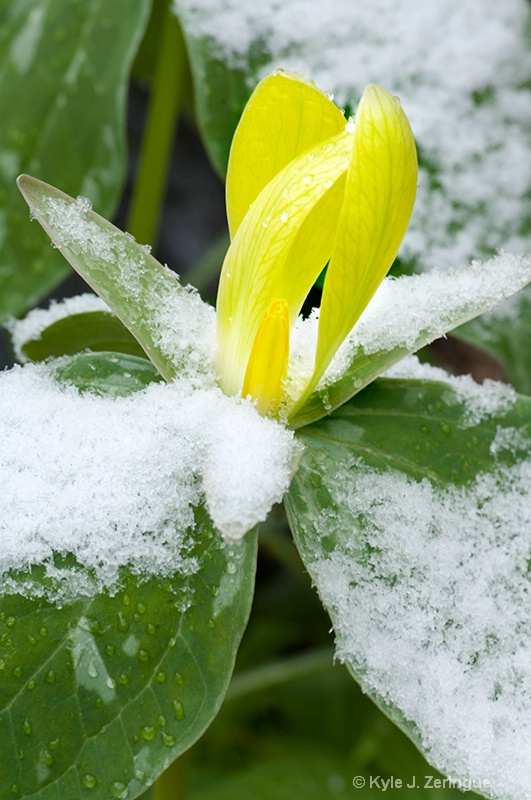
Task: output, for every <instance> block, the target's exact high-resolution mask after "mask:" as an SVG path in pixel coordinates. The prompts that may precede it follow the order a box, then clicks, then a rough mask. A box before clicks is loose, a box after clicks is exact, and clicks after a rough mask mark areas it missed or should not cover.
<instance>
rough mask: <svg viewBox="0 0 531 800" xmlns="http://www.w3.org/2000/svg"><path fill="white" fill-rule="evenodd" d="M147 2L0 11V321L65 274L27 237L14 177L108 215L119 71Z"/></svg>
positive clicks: (37, 238)
mask: <svg viewBox="0 0 531 800" xmlns="http://www.w3.org/2000/svg"><path fill="white" fill-rule="evenodd" d="M149 6H150V3H149V0H128V2H122V3H115V4H109V3H107V2H105V1H104V0H93V2H90V3H65V2H63V0H48V2H46V3H40V4H35V3H33V2H31V0H14V2H5V3H3V4H2V8H1V9H0V52H1V53H2V57H1V58H0V117H1V119H2V126H1V128H0V220H1V230H2V234H3V239H2V263H1V265H0V297H1V300H0V319H1V318H3V317H5V316H7V315H9V314H18V313H20V312H22V311H24V310H26V309H27V308H28V307H30V306H31V305H33V304H34V303H36V302H37V301H38V300H40V299H41V298H42V297H43V296H44V295H45V294H47V293H48V292H49V291H50V290H51V289H53V288H54V287H55V286H56V285H57V284H58V283H59V282H60V281H61V280H62V278H63V277H64V276H65V274H66V273H67V269H66V265H65V264H64V262H63V260H62V259H61V257H60V255H59V254H58V253H56V252H54V251H52V250H51V249H50V248H49V246H48V242H47V240H46V237H45V236H44V235H43V234H42V232H40V231H39V230H37V229H35V228H33V229H30V230H28V226H27V212H26V211H25V208H24V204H23V203H22V201H21V198H20V196H19V194H18V192H17V191H16V187H15V178H16V177H17V175H18V174H19V173H20V172H24V171H28V170H29V171H31V172H32V173H34V174H37V175H39V177H41V178H44V179H46V180H51V181H53V182H55V183H58V184H60V185H61V186H63V187H64V188H65V189H66V190H67V191H69V192H71V193H72V194H74V195H77V194H83V195H88V196H89V197H90V198H91V199H92V201H93V202H94V204H95V205H96V207H97V208H98V209H99V210H100V211H101V212H102V213H103V214H106V215H110V214H111V213H112V212H113V211H114V208H115V206H116V202H117V199H118V196H119V192H120V190H121V186H122V181H123V177H124V169H125V142H124V126H125V97H126V89H127V79H128V73H129V68H130V65H131V62H132V59H133V57H134V54H135V51H136V48H137V46H138V42H139V40H140V37H141V35H142V32H143V29H144V26H145V24H146V21H147V15H148V12H149Z"/></svg>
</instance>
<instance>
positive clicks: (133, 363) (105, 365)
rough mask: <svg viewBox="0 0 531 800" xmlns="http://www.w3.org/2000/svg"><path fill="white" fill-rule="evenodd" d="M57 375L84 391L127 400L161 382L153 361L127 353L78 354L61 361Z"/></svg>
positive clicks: (59, 378)
mask: <svg viewBox="0 0 531 800" xmlns="http://www.w3.org/2000/svg"><path fill="white" fill-rule="evenodd" d="M55 375H56V377H57V380H59V381H61V382H62V383H72V384H73V385H74V386H77V388H78V389H79V390H80V391H81V392H86V391H89V392H92V393H94V394H100V395H108V396H112V397H125V396H127V395H128V394H131V392H139V391H140V390H141V389H144V388H145V387H146V386H148V384H150V383H153V382H154V381H160V380H161V377H160V375H159V373H158V372H157V370H156V369H155V367H154V366H153V364H152V363H151V362H150V361H148V360H147V359H146V358H139V357H138V356H133V355H129V354H126V353H78V354H77V355H75V356H73V357H71V358H65V359H59V360H58V361H57V364H56V367H55Z"/></svg>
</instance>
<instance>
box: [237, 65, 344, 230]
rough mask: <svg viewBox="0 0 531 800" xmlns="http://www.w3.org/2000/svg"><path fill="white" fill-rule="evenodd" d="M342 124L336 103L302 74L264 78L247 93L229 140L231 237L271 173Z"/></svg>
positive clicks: (325, 137) (342, 125) (336, 132)
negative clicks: (300, 75)
mask: <svg viewBox="0 0 531 800" xmlns="http://www.w3.org/2000/svg"><path fill="white" fill-rule="evenodd" d="M344 127H345V120H344V117H343V115H342V113H341V112H340V110H339V109H338V108H337V106H335V105H334V104H333V103H332V101H331V100H330V99H329V98H328V97H327V96H326V95H325V94H323V92H320V91H319V90H318V89H316V88H315V87H314V86H312V85H311V84H310V83H308V82H307V81H305V80H304V79H302V78H300V77H298V76H296V75H291V74H289V73H282V72H280V73H276V74H275V75H270V76H269V77H267V78H264V80H263V81H261V82H260V83H259V84H258V86H257V87H256V89H255V90H254V92H253V94H252V95H251V97H250V99H249V102H248V103H247V105H246V107H245V109H244V111H243V114H242V117H241V119H240V122H239V124H238V127H237V128H236V132H235V134H234V138H233V140H232V145H231V151H230V156H229V165H228V170H227V185H226V194H227V216H228V221H229V231H230V234H231V238H232V237H233V236H234V234H235V233H236V231H237V229H238V227H239V226H240V223H241V221H242V220H243V218H244V217H245V215H246V213H247V211H248V210H249V207H250V206H251V204H252V203H254V201H255V200H256V198H257V197H258V195H259V194H260V192H261V191H262V189H263V188H264V186H266V185H267V184H268V183H269V181H270V180H272V178H274V177H275V175H277V174H278V173H279V172H280V171H281V170H282V169H283V168H284V167H285V166H286V165H287V164H289V162H290V161H292V160H293V159H294V158H296V157H297V156H299V155H301V154H302V153H303V152H304V151H306V150H309V149H311V148H313V147H315V145H317V144H319V143H320V142H323V141H325V140H326V139H329V138H330V137H331V136H334V135H336V134H338V133H340V132H341V131H342V130H343V128H344Z"/></svg>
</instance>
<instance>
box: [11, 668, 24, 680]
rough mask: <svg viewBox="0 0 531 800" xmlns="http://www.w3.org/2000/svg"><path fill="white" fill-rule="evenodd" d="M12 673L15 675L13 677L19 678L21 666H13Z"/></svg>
mask: <svg viewBox="0 0 531 800" xmlns="http://www.w3.org/2000/svg"><path fill="white" fill-rule="evenodd" d="M13 675H14V676H15V678H20V676H21V675H22V667H19V666H17V667H14V668H13Z"/></svg>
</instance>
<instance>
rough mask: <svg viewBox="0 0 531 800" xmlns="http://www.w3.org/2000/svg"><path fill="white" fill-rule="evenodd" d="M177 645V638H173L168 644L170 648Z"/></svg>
mask: <svg viewBox="0 0 531 800" xmlns="http://www.w3.org/2000/svg"><path fill="white" fill-rule="evenodd" d="M176 644H177V639H176V638H175V636H172V637H171V639H170V640H169V642H168V647H175V645H176Z"/></svg>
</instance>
